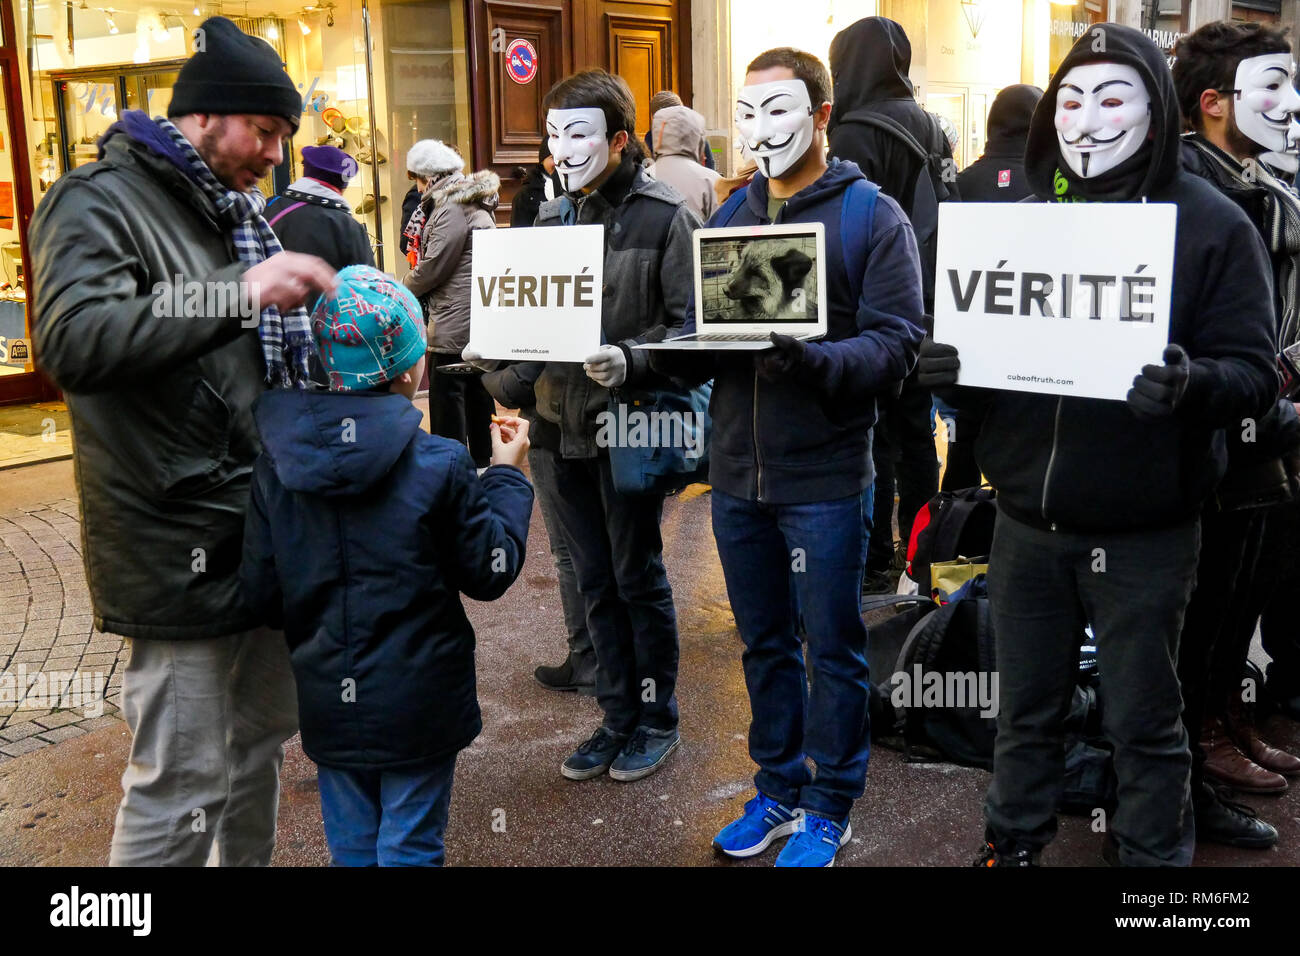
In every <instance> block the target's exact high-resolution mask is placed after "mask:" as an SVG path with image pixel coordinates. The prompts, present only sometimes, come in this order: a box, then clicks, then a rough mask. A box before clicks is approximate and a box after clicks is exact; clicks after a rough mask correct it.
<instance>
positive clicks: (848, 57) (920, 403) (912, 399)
mask: <svg viewBox="0 0 1300 956" xmlns="http://www.w3.org/2000/svg"><path fill="white" fill-rule="evenodd" d="M830 52H831V63H830V66H831V82H832V85H833V89H834V99H833V102H832V104H831V118H830V123H829V125H828V126H827V134H828V142H829V144H830V152H831V155H832V156H834V157H836V158H838V159H842V160H847V161H849V162H852V163H856V164H857V166H858V167H859V168H860V169H861V170H862V172H863V173H864V174H865V175H866V177H867V179H869V180H870V181H871V182H873V183H875V184H876V185H877V186H879V187H880V189H881V191H882V192H884V193H885V194H886V195H888V196H890V197H892V198H893V199H895V200H896V201H897V202H898V204H899V206H901V207H902V209H903V212H904V213H905V214H906V215H907V217H908V220H909V222H912V224H913V225H916V220H915V216H914V213H916V212H917V211H918V209H917V208H916V204H914V200H915V199H916V195H915V194H916V192H917V190H916V181H917V176H918V175H919V174H920V173H921V168H922V165H923V164H924V163H925V159H924V157H923V156H922V155H921V154H920V153H918V152H915V151H914V150H913V149H912V148H911V147H909V146H908V145H907V144H906V143H905V142H904V140H903V139H902V138H901V137H900V136H899V135H898V134H897V133H895V132H891V131H890V130H889V129H886V128H883V127H881V126H879V125H876V124H875V123H873V122H872V121H871V120H872V119H873V118H874V119H875V120H876V122H879V121H881V120H880V118H881V117H883V122H885V123H887V124H888V123H893V124H897V125H898V126H900V127H902V129H903V131H905V133H906V134H907V135H909V136H910V137H911V138H912V139H914V140H915V141H916V144H918V145H919V146H920V147H922V149H923V150H924V151H928V152H929V153H931V154H935V155H938V156H940V157H942V160H943V162H944V163H945V164H947V168H950V169H952V171H953V173H954V174H955V172H956V166H955V164H953V161H952V149H951V147H950V146H949V145H948V140H947V138H946V137H945V136H944V134H943V130H942V129H940V128H939V123H938V121H937V120H936V119H935V118H934V117H933V116H931V115H930V114H929V113H927V112H926V111H925V110H923V109H921V106H920V104H919V103H917V102H916V99H915V98H914V97H913V96H912V81H911V80H910V79H908V76H907V71H908V69H909V68H910V67H911V64H912V45H911V43H910V42H909V41H908V39H907V34H906V33H905V32H904V31H903V28H902V27H901V26H899V25H898V24H897V23H895V22H894V21H893V20H890V19H888V18H886V17H866V18H865V19H862V20H859V21H857V22H856V23H854V24H852V25H851V26H848V27H846V28H845V29H843V30H841V31H840V32H839V33H837V34H836V35H835V39H834V40H833V41H832V42H831V51H830ZM948 189H949V191H950V193H951V195H950V196H948V198H950V199H955V198H956V192H957V184H956V181H955V176H954V181H953V182H952V183H951V184H950V186H949V187H948ZM934 210H935V206H934V203H933V201H931V202H930V205H929V215H930V216H931V217H932V216H933V213H934ZM932 225H933V220H932ZM929 235H930V236H931V237H932V236H933V229H931V230H930V232H929ZM916 238H917V243H918V245H920V246H921V259H922V269H923V280H922V298H923V302H924V305H925V311H926V314H927V315H928V314H930V313H931V312H932V311H933V303H934V275H933V272H932V271H930V270H931V267H932V266H933V244H932V243H931V244H930V245H929V246H927V243H926V238H927V236H926V230H924V229H922V228H921V227H920V226H917V228H916ZM927 249H928V250H929V254H928V255H927ZM877 405H878V410H879V417H878V420H877V422H876V428H875V431H874V433H873V443H872V450H871V457H872V460H873V463H874V467H875V472H876V487H875V491H874V498H873V501H874V506H873V514H872V530H871V542H870V545H869V547H868V553H867V574H866V581H865V584H864V588H865V590H867V591H892V590H893V589H894V587H893V584H894V582H893V581H892V580H891V579H890V577H889V571H890V568H891V566H892V565H894V564H895V559H894V490H895V480H897V489H898V530H899V535H900V538H901V540H902V542H903V543H904V544H905V543H906V542H907V541H908V539H909V538H910V536H911V531H912V521H913V519H914V518H915V517H916V513H917V512H918V511H919V510H920V509H921V508H922V506H924V505H925V503H926V502H927V501H929V500H930V499H931V498H933V497H934V496H935V494H936V493H937V492H938V490H939V462H938V458H937V457H936V455H935V447H934V422H933V406H932V404H931V396H930V392H929V390H928V389H923V388H920V387H918V386H917V384H916V378H915V376H914V375H913V376H911V377H909V378H908V379H907V380H906V381H904V383H903V386H902V390H901V392H898V393H894V394H888V395H881V396H879V398H878V402H877ZM900 566H901V565H900Z"/></svg>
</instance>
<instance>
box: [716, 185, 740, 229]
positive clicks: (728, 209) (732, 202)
mask: <svg viewBox="0 0 1300 956" xmlns="http://www.w3.org/2000/svg"><path fill="white" fill-rule="evenodd" d="M748 195H749V183H746V184H745V185H743V186H741V187H740V188H739V189H737V190H736V191H735V192H734V193H732V194H731V195H730V196H728V197H727V201H726V202H724V203H723V204H722V205H721V206H719V207H718V209H717V211H716V212H715V213H714V214H713V216H712V217H711V218H710V219H709V221H710V222H711V223H713V225H712V227H711V228H715V229H720V228H722V227H723V226H726V225H728V224H729V223H730V222H731V219H732V217H733V216H735V215H736V210H738V209H739V208H740V207H741V206H743V205H744V204H745V197H746V196H748Z"/></svg>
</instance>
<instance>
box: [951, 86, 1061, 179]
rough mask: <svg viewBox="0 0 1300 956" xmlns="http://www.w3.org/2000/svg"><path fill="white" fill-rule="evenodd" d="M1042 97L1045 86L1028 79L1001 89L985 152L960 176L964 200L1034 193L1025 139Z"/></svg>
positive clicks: (990, 113)
mask: <svg viewBox="0 0 1300 956" xmlns="http://www.w3.org/2000/svg"><path fill="white" fill-rule="evenodd" d="M1042 97H1043V91H1042V90H1040V89H1039V88H1038V87H1036V86H1029V85H1028V84H1025V83H1017V84H1016V85H1015V86H1008V87H1007V88H1006V89H1004V90H1002V91H1001V92H1000V93H998V95H997V97H996V98H995V99H994V100H993V108H992V109H990V110H989V127H988V131H989V136H988V142H987V143H985V144H984V155H983V156H981V157H980V158H979V159H977V160H976V161H975V162H973V163H971V164H970V165H969V166H967V167H966V168H965V169H963V170H962V171H961V173H959V174H958V176H957V189H958V190H959V191H960V192H961V199H962V202H1019V201H1020V200H1022V199H1024V198H1025V197H1027V196H1032V195H1033V192H1034V191H1033V190H1032V189H1030V188H1029V180H1028V179H1026V178H1025V140H1026V139H1027V138H1028V136H1029V120H1030V118H1031V117H1032V116H1033V115H1034V107H1035V106H1037V105H1038V101H1039V100H1040V99H1042Z"/></svg>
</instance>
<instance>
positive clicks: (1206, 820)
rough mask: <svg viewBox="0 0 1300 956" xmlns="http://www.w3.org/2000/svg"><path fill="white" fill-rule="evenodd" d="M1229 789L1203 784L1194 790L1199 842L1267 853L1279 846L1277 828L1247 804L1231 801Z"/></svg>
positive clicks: (1193, 799) (1193, 797) (1193, 800)
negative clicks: (1266, 851) (1266, 821)
mask: <svg viewBox="0 0 1300 956" xmlns="http://www.w3.org/2000/svg"><path fill="white" fill-rule="evenodd" d="M1231 793H1232V791H1231V790H1228V789H1227V788H1226V787H1212V786H1210V784H1209V783H1206V782H1203V783H1202V784H1201V786H1200V789H1199V790H1193V791H1192V806H1193V807H1194V808H1195V810H1196V839H1197V841H1198V842H1202V843H1221V844H1223V845H1224V846H1235V847H1240V848H1242V849H1246V850H1267V849H1268V848H1269V847H1271V846H1275V845H1276V844H1277V840H1278V836H1277V829H1276V828H1275V827H1274V826H1273V825H1272V824H1271V823H1265V822H1264V821H1263V820H1261V819H1259V817H1258V816H1256V814H1255V811H1254V810H1252V809H1251V808H1250V807H1248V806H1246V805H1245V804H1244V803H1237V802H1236V801H1235V800H1230V799H1229V795H1230V794H1231Z"/></svg>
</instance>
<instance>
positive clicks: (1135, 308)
mask: <svg viewBox="0 0 1300 956" xmlns="http://www.w3.org/2000/svg"><path fill="white" fill-rule="evenodd" d="M1177 213H1178V210H1177V207H1176V206H1174V205H1172V204H1168V203H1068V204H1066V203H944V204H943V205H941V206H940V207H939V248H938V264H937V267H936V270H935V283H934V339H935V341H936V342H943V343H945V344H948V345H955V346H956V347H957V351H958V353H959V355H960V358H961V371H960V373H959V378H958V383H959V384H961V385H977V386H983V387H985V388H1001V389H1007V390H1010V391H1017V392H1046V393H1048V394H1052V395H1074V396H1079V397H1084V398H1108V399H1118V400H1123V398H1124V397H1125V396H1126V395H1127V394H1128V390H1129V389H1130V388H1132V386H1133V378H1134V376H1136V375H1137V374H1138V373H1139V372H1141V371H1142V366H1143V365H1147V364H1155V365H1159V364H1161V361H1162V359H1161V354H1162V352H1163V351H1164V347H1165V345H1166V344H1168V342H1169V302H1170V295H1171V292H1172V287H1173V274H1174V227H1175V224H1176V222H1177Z"/></svg>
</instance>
